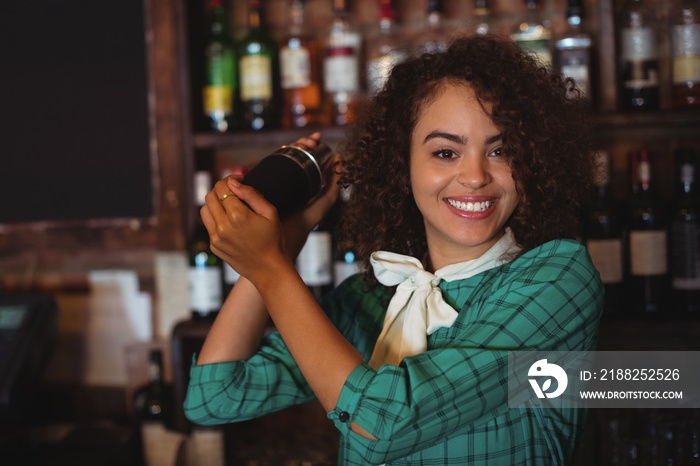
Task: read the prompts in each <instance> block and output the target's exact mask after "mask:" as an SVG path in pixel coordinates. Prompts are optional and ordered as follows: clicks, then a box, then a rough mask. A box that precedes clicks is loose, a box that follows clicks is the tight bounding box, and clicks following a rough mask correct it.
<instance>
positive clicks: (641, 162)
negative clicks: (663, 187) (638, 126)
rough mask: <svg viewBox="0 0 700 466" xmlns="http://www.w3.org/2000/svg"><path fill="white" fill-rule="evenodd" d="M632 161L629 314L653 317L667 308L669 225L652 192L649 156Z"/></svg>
mask: <svg viewBox="0 0 700 466" xmlns="http://www.w3.org/2000/svg"><path fill="white" fill-rule="evenodd" d="M629 157H630V168H631V193H630V195H629V197H628V200H627V235H626V239H627V241H626V242H627V251H626V253H627V260H626V269H627V276H626V280H627V291H626V298H627V301H628V302H629V311H630V312H632V313H634V314H637V315H650V314H654V313H658V312H659V311H662V310H664V309H665V307H667V306H668V295H669V283H668V241H667V221H666V218H665V217H664V212H665V209H664V206H663V205H662V203H661V201H660V200H659V199H658V198H657V197H656V195H655V193H654V191H653V190H652V186H651V168H650V164H649V156H648V153H647V152H646V151H645V150H638V151H631V152H630V154H629ZM657 315H658V314H657Z"/></svg>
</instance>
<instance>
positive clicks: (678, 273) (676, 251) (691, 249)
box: [671, 222, 700, 290]
mask: <svg viewBox="0 0 700 466" xmlns="http://www.w3.org/2000/svg"><path fill="white" fill-rule="evenodd" d="M671 238H672V242H671V244H672V245H673V288H675V289H677V290H700V231H699V229H698V226H697V224H695V223H689V222H674V223H673V226H672V228H671Z"/></svg>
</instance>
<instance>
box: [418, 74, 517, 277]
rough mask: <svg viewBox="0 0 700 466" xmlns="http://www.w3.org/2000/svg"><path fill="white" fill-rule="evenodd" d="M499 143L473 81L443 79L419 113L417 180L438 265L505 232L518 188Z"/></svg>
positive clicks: (475, 252)
mask: <svg viewBox="0 0 700 466" xmlns="http://www.w3.org/2000/svg"><path fill="white" fill-rule="evenodd" d="M485 107H486V110H487V111H490V109H491V106H490V105H489V104H488V103H487V104H485ZM501 146H502V134H501V133H500V131H499V129H498V128H497V127H496V126H495V125H494V124H493V122H492V121H491V118H489V116H488V115H487V114H486V113H485V112H484V110H483V109H482V108H481V105H480V104H479V102H478V101H477V99H476V96H475V94H474V91H473V90H472V89H471V87H469V86H467V85H455V84H444V85H443V87H442V89H441V91H440V93H439V94H438V96H437V97H436V98H435V99H434V100H432V101H429V102H428V103H427V104H426V105H425V106H424V107H423V109H422V111H421V113H420V114H419V118H418V121H417V124H416V127H415V128H414V130H413V134H412V137H411V155H410V175H411V188H412V190H413V197H414V199H415V201H416V205H417V206H418V209H419V210H420V212H421V213H422V214H423V221H424V222H425V231H426V235H427V243H428V251H429V253H430V261H431V265H432V268H433V269H434V270H436V269H439V268H441V267H444V266H445V265H448V264H452V263H456V262H462V261H466V260H470V259H475V258H477V257H479V256H481V255H482V254H483V253H484V252H486V251H487V250H488V249H489V248H490V247H491V246H493V245H494V244H495V243H496V242H497V241H498V239H499V238H500V237H501V236H502V235H503V233H504V231H505V224H506V221H507V220H508V218H510V216H511V214H512V213H513V211H515V209H516V207H517V206H518V202H519V196H518V193H517V192H516V187H515V181H513V175H512V172H511V167H510V164H509V163H508V159H507V157H506V156H505V154H503V153H502V150H501Z"/></svg>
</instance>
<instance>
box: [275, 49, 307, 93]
mask: <svg viewBox="0 0 700 466" xmlns="http://www.w3.org/2000/svg"><path fill="white" fill-rule="evenodd" d="M280 72H281V75H282V83H281V86H282V89H298V88H303V87H306V86H308V85H310V84H311V56H310V54H309V51H308V49H306V48H304V47H299V48H290V47H284V48H282V50H280Z"/></svg>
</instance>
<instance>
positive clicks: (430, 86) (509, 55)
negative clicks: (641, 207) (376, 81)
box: [339, 36, 594, 284]
mask: <svg viewBox="0 0 700 466" xmlns="http://www.w3.org/2000/svg"><path fill="white" fill-rule="evenodd" d="M445 83H463V84H465V85H469V86H471V87H472V88H473V89H474V91H475V94H476V96H477V98H478V99H479V101H480V102H482V104H483V103H484V102H490V103H491V104H492V106H493V111H492V113H491V118H492V120H493V122H494V123H495V125H496V126H497V127H498V128H499V129H501V131H502V135H503V149H504V153H505V154H506V156H507V157H508V158H509V161H510V164H511V167H512V172H513V178H514V180H515V184H516V188H517V190H518V193H519V195H520V197H521V201H520V203H519V206H518V208H517V209H516V211H515V212H514V213H513V215H512V216H511V218H510V219H509V220H508V222H507V226H510V227H511V228H512V230H513V234H514V236H515V239H516V241H517V243H518V244H519V245H520V246H521V247H522V248H523V251H527V250H529V249H532V248H534V247H536V246H538V245H540V244H542V243H545V242H547V241H550V240H552V239H555V238H575V237H576V235H577V233H578V232H579V209H580V207H581V205H582V203H583V202H584V200H585V198H586V196H587V195H588V193H589V192H590V189H591V185H592V173H593V163H594V162H593V158H592V152H593V151H592V146H591V142H590V133H591V131H590V129H591V118H590V111H589V105H588V103H587V101H586V99H585V98H584V97H583V96H582V95H581V93H580V91H578V89H577V88H576V87H575V83H574V82H573V80H571V79H568V78H567V79H565V78H564V77H562V76H561V75H560V74H558V73H556V72H554V71H551V70H549V69H547V68H545V67H543V66H542V65H541V64H539V62H538V61H537V60H536V59H535V58H534V57H533V56H532V55H530V54H528V53H527V52H524V51H523V50H522V49H521V48H520V47H519V46H518V45H517V44H515V43H513V42H511V41H509V40H507V39H502V38H498V37H495V36H472V37H461V38H458V39H456V40H454V41H453V42H452V43H451V44H450V47H449V48H448V50H447V51H445V52H443V53H437V54H424V55H422V56H420V57H416V58H411V59H409V60H407V61H405V62H402V63H400V64H398V65H396V66H395V67H394V68H393V70H392V73H391V75H390V77H389V78H388V81H387V82H386V84H385V86H384V88H383V89H382V91H380V92H379V93H378V94H377V95H376V96H375V97H374V98H373V99H372V100H371V101H370V102H369V103H368V104H367V107H366V108H365V109H364V111H363V112H362V114H361V115H359V116H358V119H357V120H356V121H355V123H354V124H353V126H352V127H351V128H349V129H348V134H347V137H346V139H345V142H344V144H343V146H342V150H341V152H342V153H343V154H345V159H346V160H344V161H343V163H344V165H343V175H342V177H341V184H343V185H345V186H349V187H350V189H351V193H352V194H351V196H350V200H349V202H348V205H347V206H346V209H345V213H344V214H343V217H342V218H343V223H342V225H340V232H339V234H341V235H343V236H344V237H346V238H352V240H353V242H354V244H355V248H356V252H357V254H358V257H359V259H360V261H361V264H362V268H363V270H364V272H365V278H366V280H367V281H368V283H369V284H374V283H376V281H375V279H374V277H373V275H372V274H371V267H369V256H370V254H371V253H372V252H374V251H376V250H380V249H381V250H389V251H393V252H396V253H399V254H408V255H411V256H414V257H417V258H425V257H426V254H427V243H426V237H425V228H424V223H423V217H422V215H421V213H420V211H419V210H418V208H417V206H416V204H415V202H414V199H413V196H412V194H411V190H410V179H409V154H410V150H411V148H410V141H411V134H412V132H413V129H414V127H415V125H416V123H417V120H418V118H419V116H420V113H421V110H422V109H423V107H424V106H425V105H426V104H427V103H429V102H430V101H431V99H433V98H434V97H435V96H436V95H437V92H438V91H439V90H440V88H441V86H442V85H443V84H445Z"/></svg>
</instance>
